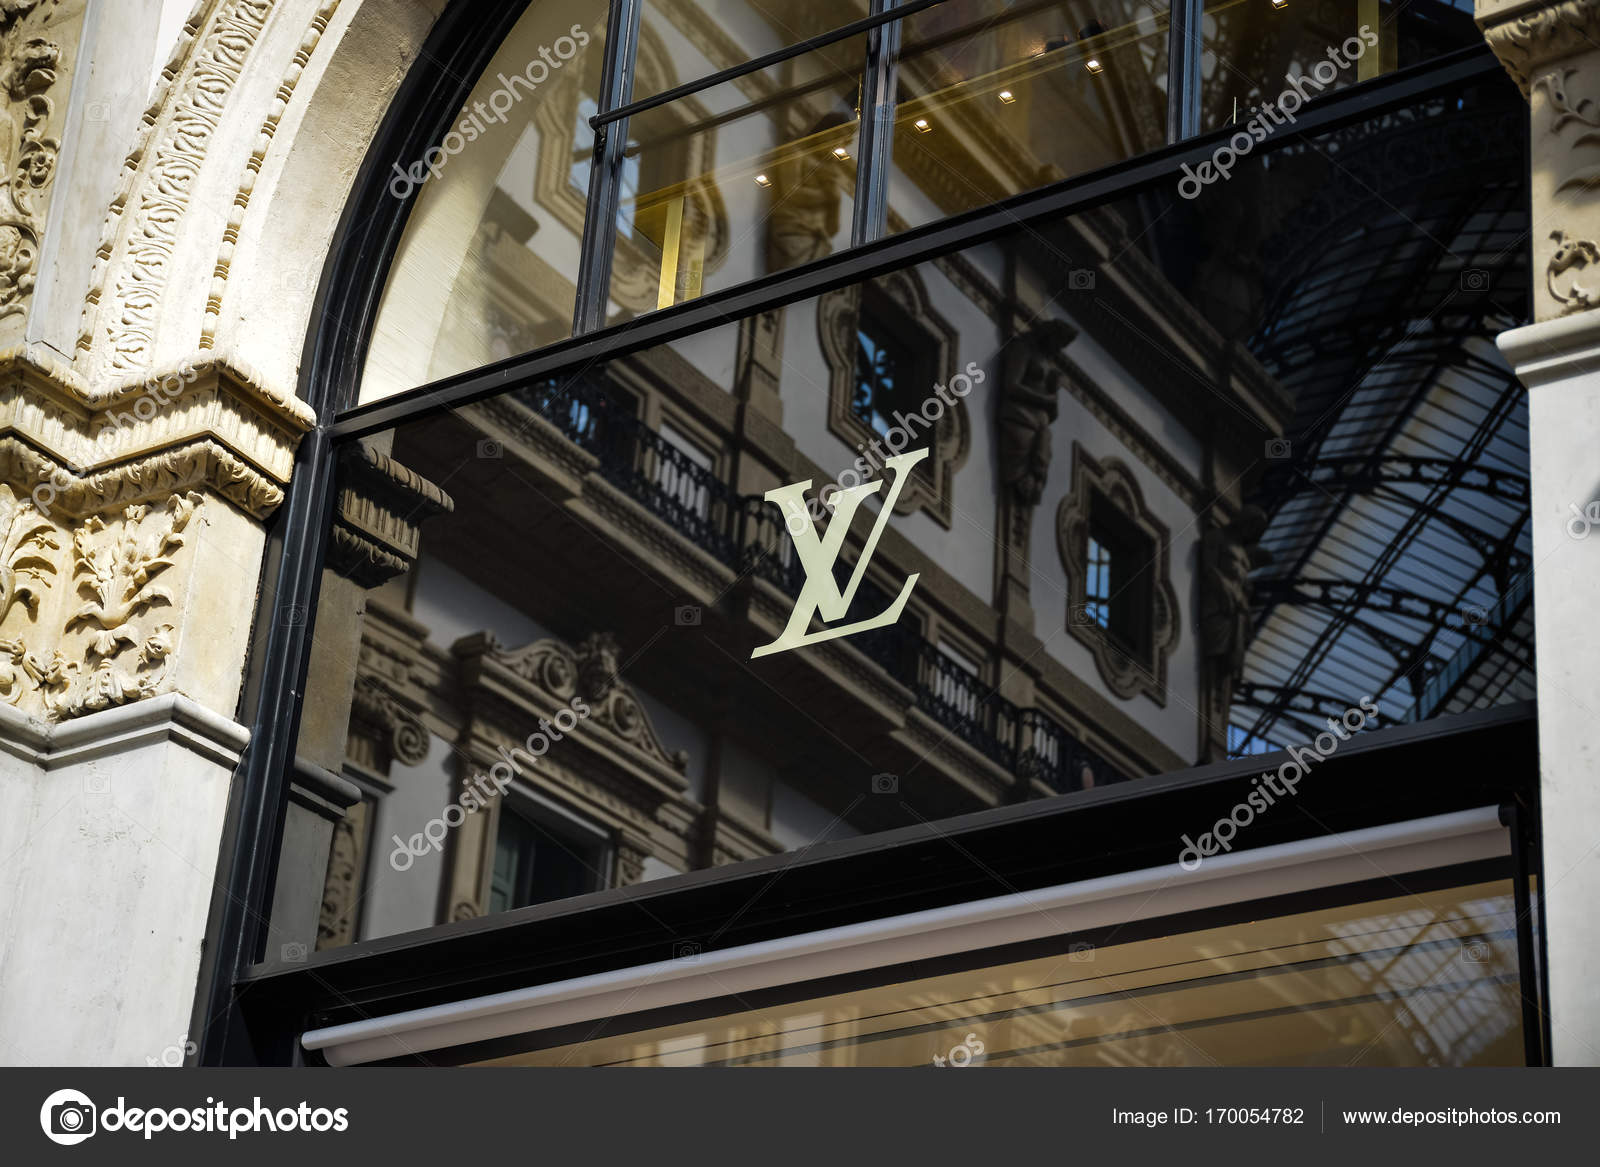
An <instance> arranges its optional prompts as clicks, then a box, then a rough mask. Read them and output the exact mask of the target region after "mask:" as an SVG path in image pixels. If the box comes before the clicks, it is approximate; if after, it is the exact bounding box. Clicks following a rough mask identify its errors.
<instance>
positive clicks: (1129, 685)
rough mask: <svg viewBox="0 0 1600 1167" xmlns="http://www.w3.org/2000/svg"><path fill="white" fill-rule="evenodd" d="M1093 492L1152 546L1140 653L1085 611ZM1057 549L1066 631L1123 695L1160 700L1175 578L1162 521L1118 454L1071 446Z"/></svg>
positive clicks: (1172, 626) (1173, 640)
mask: <svg viewBox="0 0 1600 1167" xmlns="http://www.w3.org/2000/svg"><path fill="white" fill-rule="evenodd" d="M1096 496H1098V498H1099V500H1100V501H1101V504H1102V505H1105V506H1107V507H1109V508H1111V510H1112V511H1113V512H1115V513H1116V514H1117V515H1118V517H1119V519H1120V520H1121V521H1122V522H1123V523H1125V524H1126V525H1127V527H1128V529H1129V530H1130V531H1134V532H1137V533H1138V535H1139V536H1140V537H1141V539H1142V541H1143V542H1145V543H1146V544H1147V545H1148V547H1149V548H1150V549H1151V559H1150V562H1149V563H1148V564H1145V565H1141V568H1140V571H1141V573H1149V580H1150V584H1149V587H1148V588H1147V589H1144V594H1146V595H1148V597H1149V603H1150V611H1149V612H1148V614H1147V615H1146V620H1147V621H1148V625H1147V626H1148V630H1149V635H1148V643H1147V647H1146V648H1145V650H1144V651H1143V652H1141V653H1139V654H1138V655H1135V653H1134V651H1132V650H1130V649H1129V648H1127V647H1125V646H1123V645H1121V644H1118V643H1117V642H1116V640H1115V639H1114V638H1113V637H1112V636H1111V635H1110V634H1109V633H1108V632H1107V630H1106V629H1105V628H1103V627H1102V626H1101V625H1100V624H1099V623H1097V622H1095V621H1094V620H1091V619H1088V618H1087V604H1088V577H1089V567H1088V554H1089V527H1090V516H1091V515H1092V514H1093V512H1094V507H1095V502H1096ZM1056 549H1057V551H1058V553H1059V554H1060V556H1061V566H1062V567H1063V568H1064V569H1065V570H1066V575H1067V632H1068V633H1069V634H1071V636H1072V637H1073V639H1075V640H1077V641H1079V642H1080V643H1082V644H1083V645H1084V646H1085V647H1086V648H1088V649H1089V651H1090V652H1091V653H1092V654H1093V656H1094V662H1095V667H1096V669H1097V670H1098V671H1099V673H1100V678H1101V680H1103V681H1104V682H1105V684H1106V687H1107V688H1108V689H1110V690H1111V692H1112V693H1114V694H1116V695H1117V696H1118V697H1121V698H1123V699H1124V700H1127V699H1131V698H1133V697H1137V696H1139V695H1140V694H1143V695H1144V696H1146V697H1149V698H1150V699H1151V700H1152V701H1154V702H1155V703H1156V704H1157V705H1165V704H1166V701H1167V658H1168V657H1169V656H1171V655H1172V650H1173V649H1174V648H1176V647H1177V644H1178V594H1177V591H1176V590H1175V589H1174V588H1173V586H1172V563H1171V559H1172V553H1171V538H1170V536H1169V534H1168V531H1167V527H1166V525H1165V524H1164V523H1162V522H1161V520H1159V519H1158V518H1156V517H1155V515H1154V514H1153V513H1152V512H1151V511H1150V509H1149V507H1148V506H1146V505H1145V501H1144V492H1143V491H1142V490H1141V489H1140V488H1139V483H1138V482H1137V480H1135V478H1134V476H1133V471H1132V469H1131V468H1130V467H1129V466H1128V465H1127V464H1126V463H1124V462H1122V461H1121V460H1120V459H1117V458H1107V459H1105V460H1104V461H1103V462H1102V461H1097V460H1096V459H1094V458H1092V457H1090V456H1089V454H1088V452H1087V451H1085V450H1084V449H1083V447H1082V446H1080V445H1078V444H1077V443H1076V442H1074V443H1073V446H1072V489H1071V490H1070V491H1069V492H1068V494H1067V495H1066V497H1065V498H1063V499H1062V500H1061V505H1060V507H1059V508H1057V510H1056Z"/></svg>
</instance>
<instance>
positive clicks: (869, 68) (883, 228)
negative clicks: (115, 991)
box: [850, 0, 904, 247]
mask: <svg viewBox="0 0 1600 1167" xmlns="http://www.w3.org/2000/svg"><path fill="white" fill-rule="evenodd" d="M898 2H899V0H872V15H874V16H876V15H878V14H879V13H882V12H887V11H889V10H890V9H892V8H894V7H895V5H896V4H897V3H898ZM903 23H904V22H903V21H899V20H893V21H890V22H889V23H888V24H883V25H879V26H878V27H877V28H875V29H873V30H872V31H871V32H869V33H867V62H866V69H865V71H864V72H863V74H862V78H861V140H860V141H859V142H858V143H857V144H856V151H857V153H858V154H859V157H858V158H857V159H856V206H855V218H854V221H853V222H852V224H851V227H850V244H851V246H852V247H859V246H860V245H861V244H863V243H870V242H871V241H872V240H874V239H881V238H883V236H884V234H885V233H886V232H887V231H888V229H889V167H890V165H891V164H892V163H893V161H894V108H895V75H896V72H897V67H896V62H897V60H898V58H899V56H900V26H901V25H902V24H903Z"/></svg>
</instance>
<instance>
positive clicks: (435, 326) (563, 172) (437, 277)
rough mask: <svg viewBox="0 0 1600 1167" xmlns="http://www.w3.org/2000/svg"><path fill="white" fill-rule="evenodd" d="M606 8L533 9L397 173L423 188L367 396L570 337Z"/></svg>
mask: <svg viewBox="0 0 1600 1167" xmlns="http://www.w3.org/2000/svg"><path fill="white" fill-rule="evenodd" d="M605 23H606V17H605V10H604V7H603V6H602V7H600V8H599V9H598V10H597V9H596V7H595V6H594V5H592V4H584V3H580V2H579V0H553V2H549V3H539V4H535V5H533V6H531V7H530V8H529V9H528V11H527V13H526V14H525V15H524V16H523V17H522V19H521V20H519V21H518V22H517V24H516V27H515V28H513V29H512V31H511V34H510V35H509V36H508V37H507V38H506V40H505V43H504V44H502V45H501V46H500V49H499V51H498V52H496V53H495V55H494V59H493V60H492V61H490V63H489V65H488V67H487V68H486V69H485V70H484V72H483V75H482V76H481V77H480V78H479V80H478V83H477V85H476V86H474V87H473V90H472V95H471V96H470V97H469V98H468V99H467V102H466V104H465V105H464V106H463V107H462V109H461V113H460V116H459V117H458V118H457V119H456V122H455V126H454V128H453V129H452V130H451V131H450V132H449V133H448V134H446V135H445V137H444V140H443V141H442V142H441V144H440V145H439V146H438V147H436V148H433V149H431V150H429V151H428V152H427V153H426V154H425V155H424V157H422V158H420V159H417V160H415V161H414V162H412V163H411V164H410V165H409V166H406V167H399V166H397V167H396V168H395V170H394V173H393V175H392V176H391V178H390V182H389V192H390V193H391V194H392V195H395V196H396V197H405V196H407V195H408V194H410V193H411V192H412V191H414V190H416V188H418V187H421V190H420V192H419V193H417V196H416V203H415V205H413V207H412V209H411V214H410V217H409V218H408V219H407V221H406V227H405V232H404V234H403V235H402V236H401V240H400V245H399V249H398V251H397V252H396V254H395V259H394V264H393V266H392V268H391V269H390V272H389V278H388V283H387V285H386V286H385V288H384V293H383V299H382V301H381V302H380V304H379V307H378V316H377V321H376V324H375V325H374V327H373V333H372V339H371V343H370V347H369V350H368V353H367V363H366V368H365V370H364V372H363V374H362V380H361V400H362V401H363V402H365V401H373V400H376V399H378V398H380V397H386V396H388V395H389V394H392V393H397V392H401V391H403V390H406V389H411V388H414V387H416V386H418V385H424V384H427V383H428V382H430V381H435V380H438V379H439V378H441V377H447V376H450V375H452V374H454V373H459V372H462V371H464V370H467V369H472V368H476V367H477V366H479V365H485V364H488V363H490V362H491V361H496V360H499V359H501V358H503V357H506V356H511V355H514V354H516V353H522V352H527V351H529V350H530V349H534V348H538V347H539V346H541V345H545V344H549V343H550V342H551V341H554V340H559V339H560V338H562V337H564V336H567V335H568V334H570V332H571V331H572V316H573V307H574V303H575V286H576V279H577V272H578V247H579V238H580V236H581V235H582V232H583V215H584V206H585V203H586V200H587V196H588V191H587V189H586V187H585V186H584V185H583V184H584V183H585V182H586V181H587V165H588V164H587V161H586V159H587V156H588V150H589V146H588V144H587V142H586V140H585V139H584V138H583V137H582V135H583V134H584V133H586V132H587V127H586V126H582V125H581V119H580V111H581V109H582V108H584V105H583V103H584V101H585V100H589V101H591V102H592V94H593V93H594V91H595V86H596V84H597V79H598V77H599V72H600V66H601V60H602V57H603V54H604V32H605Z"/></svg>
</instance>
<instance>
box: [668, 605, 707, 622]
mask: <svg viewBox="0 0 1600 1167" xmlns="http://www.w3.org/2000/svg"><path fill="white" fill-rule="evenodd" d="M672 622H673V623H674V624H676V625H677V626H678V627H679V628H697V627H699V624H700V609H699V608H697V607H696V606H695V605H693V604H682V605H679V606H678V607H676V608H674V609H672Z"/></svg>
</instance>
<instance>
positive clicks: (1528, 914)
mask: <svg viewBox="0 0 1600 1167" xmlns="http://www.w3.org/2000/svg"><path fill="white" fill-rule="evenodd" d="M1500 821H1501V822H1502V823H1504V824H1505V825H1506V827H1507V829H1508V830H1510V832H1511V866H1512V876H1511V898H1512V904H1513V905H1514V909H1515V912H1516V926H1517V990H1518V992H1519V993H1521V995H1522V1049H1523V1057H1524V1059H1525V1060H1526V1062H1527V1064H1528V1065H1530V1066H1547V1065H1549V1064H1550V1051H1549V1048H1548V1047H1547V1046H1546V1045H1545V1044H1544V1032H1545V1026H1544V1012H1545V1009H1544V995H1543V993H1542V992H1541V989H1542V985H1541V984H1540V977H1539V962H1538V961H1537V960H1536V959H1535V957H1534V943H1533V927H1534V915H1533V901H1532V897H1531V896H1530V894H1529V890H1530V889H1529V884H1530V882H1531V877H1532V875H1533V868H1532V865H1531V864H1530V863H1529V862H1528V841H1529V840H1528V838H1527V831H1526V828H1527V816H1526V815H1524V814H1523V813H1522V807H1521V806H1519V805H1518V803H1517V802H1515V801H1510V802H1507V803H1505V804H1504V805H1503V806H1501V808H1500Z"/></svg>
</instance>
